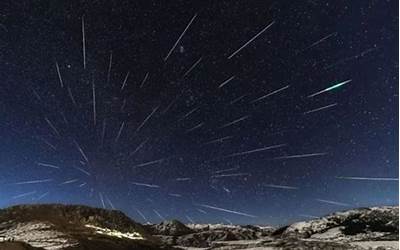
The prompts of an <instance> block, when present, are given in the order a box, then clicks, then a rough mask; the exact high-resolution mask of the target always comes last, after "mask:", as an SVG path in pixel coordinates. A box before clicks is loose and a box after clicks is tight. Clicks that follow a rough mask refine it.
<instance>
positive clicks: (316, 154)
mask: <svg viewBox="0 0 400 250" xmlns="http://www.w3.org/2000/svg"><path fill="white" fill-rule="evenodd" d="M326 154H328V153H326V152H324V153H311V154H301V155H286V156H280V157H275V158H274V160H280V159H297V158H306V157H314V156H322V155H326Z"/></svg>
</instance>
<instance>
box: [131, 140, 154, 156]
mask: <svg viewBox="0 0 400 250" xmlns="http://www.w3.org/2000/svg"><path fill="white" fill-rule="evenodd" d="M148 140H149V139H145V140H144V141H143V142H142V143H140V144H139V146H137V147H136V148H135V150H134V151H133V152H132V153H130V154H129V157H131V156H132V155H134V154H136V153H137V152H138V151H139V150H140V149H141V148H142V147H143V146H144V145H145V144H146V143H147V141H148Z"/></svg>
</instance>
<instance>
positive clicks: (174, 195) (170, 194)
mask: <svg viewBox="0 0 400 250" xmlns="http://www.w3.org/2000/svg"><path fill="white" fill-rule="evenodd" d="M168 195H169V196H173V197H182V195H180V194H174V193H169V194H168Z"/></svg>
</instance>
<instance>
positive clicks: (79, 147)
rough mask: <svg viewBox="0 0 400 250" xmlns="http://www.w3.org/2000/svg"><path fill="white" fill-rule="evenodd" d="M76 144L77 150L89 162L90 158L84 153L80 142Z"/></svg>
mask: <svg viewBox="0 0 400 250" xmlns="http://www.w3.org/2000/svg"><path fill="white" fill-rule="evenodd" d="M74 144H75V146H76V148H77V149H78V150H79V153H81V155H82V157H83V158H84V159H85V161H86V162H89V158H88V157H87V156H86V154H85V152H83V150H82V148H81V146H79V144H78V142H76V141H75V140H74Z"/></svg>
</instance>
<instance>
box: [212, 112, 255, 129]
mask: <svg viewBox="0 0 400 250" xmlns="http://www.w3.org/2000/svg"><path fill="white" fill-rule="evenodd" d="M249 117H250V116H249V115H246V116H243V117H241V118H239V119H236V120H234V121H231V122H228V123H226V124H224V125H222V126H221V127H219V128H226V127H228V126H231V125H233V124H236V123H238V122H241V121H244V120H246V119H247V118H249Z"/></svg>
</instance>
